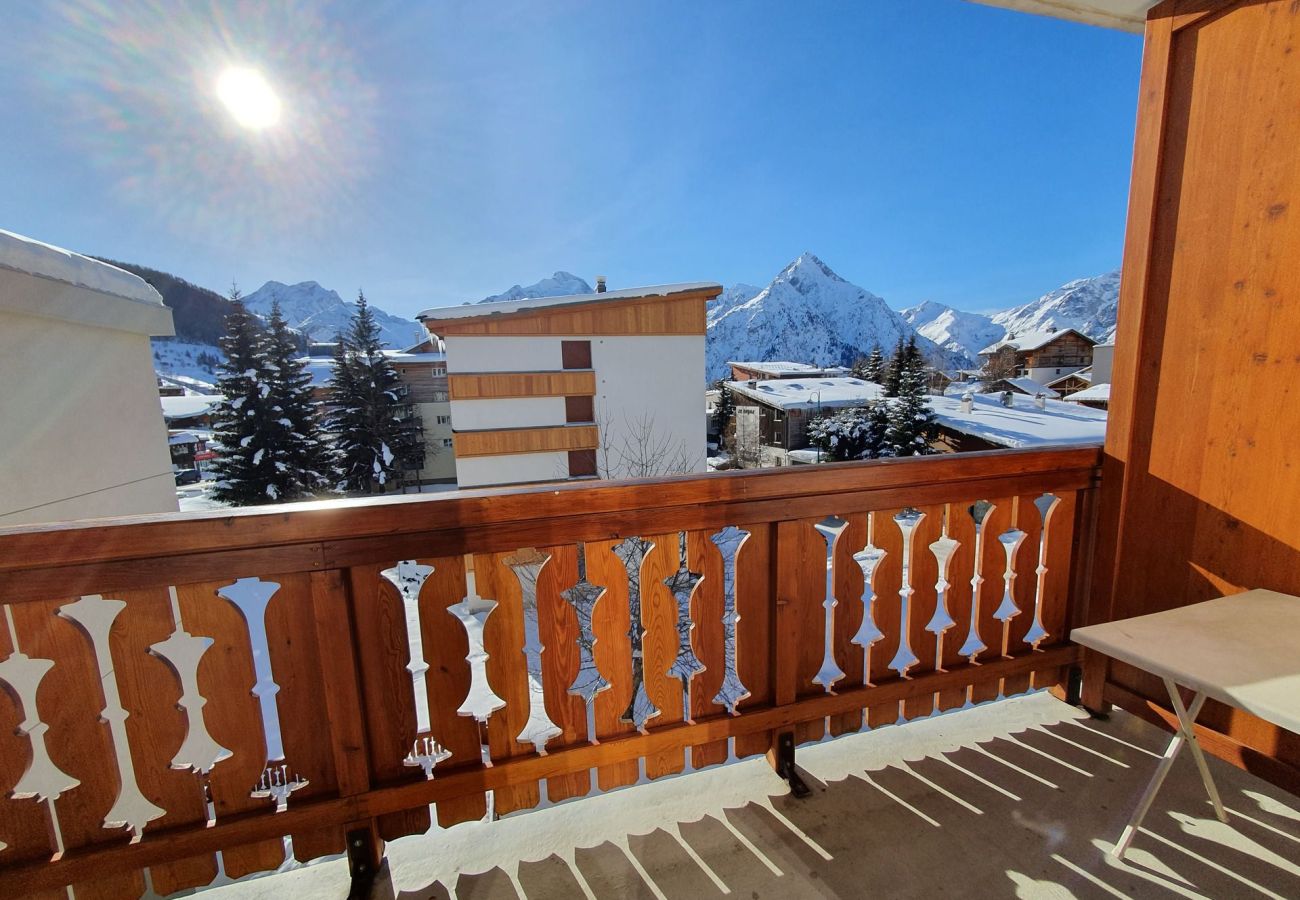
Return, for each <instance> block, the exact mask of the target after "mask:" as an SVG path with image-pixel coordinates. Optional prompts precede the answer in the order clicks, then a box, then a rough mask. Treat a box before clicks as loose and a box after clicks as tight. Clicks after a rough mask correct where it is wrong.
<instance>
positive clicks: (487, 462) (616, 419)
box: [419, 283, 722, 487]
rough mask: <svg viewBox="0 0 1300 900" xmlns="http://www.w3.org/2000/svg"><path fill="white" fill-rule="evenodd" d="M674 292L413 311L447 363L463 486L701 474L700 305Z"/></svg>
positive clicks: (709, 291)
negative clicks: (439, 341)
mask: <svg viewBox="0 0 1300 900" xmlns="http://www.w3.org/2000/svg"><path fill="white" fill-rule="evenodd" d="M721 290H722V288H721V286H720V285H717V284H708V283H701V284H682V285H665V286H661V287H652V288H641V289H634V290H626V291H611V292H605V293H596V294H579V295H575V296H571V297H548V298H542V299H529V300H517V301H508V302H503V303H483V304H473V305H467V306H457V307H450V308H447V309H434V310H427V311H425V312H424V313H422V314H421V315H420V317H419V318H420V319H421V320H423V321H424V323H425V325H426V326H427V327H428V328H429V330H430V331H431V332H432V333H434V334H436V335H438V336H439V337H440V338H442V340H443V341H444V344H445V347H446V353H447V372H448V387H449V393H450V407H451V422H452V427H453V429H454V433H453V435H452V444H453V449H454V452H455V461H456V480H457V483H458V484H459V485H460V486H461V487H484V486H490V485H505V484H529V483H537V482H548V481H564V480H568V479H572V478H593V477H599V478H635V477H650V476H655V475H667V474H675V473H679V472H702V471H704V469H705V451H706V437H705V422H704V420H703V418H701V416H700V409H699V396H700V389H701V386H702V385H703V384H704V380H705V379H704V332H705V303H707V302H708V301H709V300H711V299H712V298H713V297H716V296H717V295H718V294H719V293H720V292H721Z"/></svg>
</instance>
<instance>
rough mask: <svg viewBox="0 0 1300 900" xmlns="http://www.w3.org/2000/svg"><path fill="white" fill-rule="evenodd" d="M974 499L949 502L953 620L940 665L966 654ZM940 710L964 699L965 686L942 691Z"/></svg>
mask: <svg viewBox="0 0 1300 900" xmlns="http://www.w3.org/2000/svg"><path fill="white" fill-rule="evenodd" d="M974 502H975V501H974V500H958V501H955V502H953V503H949V504H948V536H949V537H951V538H952V539H953V540H955V541H957V549H956V550H954V551H953V554H952V560H951V562H950V563H949V565H948V591H947V596H946V600H947V604H948V615H949V616H951V617H952V620H953V621H954V622H955V623H956V624H955V625H953V626H952V627H951V628H949V629H948V630H947V631H946V632H944V634H943V639H942V656H941V659H942V666H941V667H940V668H943V669H945V670H946V669H951V668H954V667H956V666H959V665H961V664H962V663H963V662H965V661H966V658H965V657H964V656H962V655H961V653H960V652H959V651H960V650H961V648H962V645H963V644H965V642H966V636H967V634H969V632H970V621H971V583H970V582H971V575H972V573H973V572H974V565H975V522H974V520H973V519H971V517H970V507H971V505H972V504H973V503H974ZM935 702H936V703H937V705H938V707H939V710H940V711H944V710H949V709H957V708H959V707H961V706H963V705H964V704H965V703H966V690H965V689H964V688H959V689H957V690H953V691H947V692H944V693H941V694H939V695H938V697H937V698H936V700H935Z"/></svg>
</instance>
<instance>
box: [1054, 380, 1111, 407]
mask: <svg viewBox="0 0 1300 900" xmlns="http://www.w3.org/2000/svg"><path fill="white" fill-rule="evenodd" d="M1065 399H1066V401H1067V402H1071V403H1073V402H1078V401H1082V400H1092V401H1093V402H1097V401H1102V402H1109V401H1110V382H1108V381H1103V382H1102V383H1101V384H1094V385H1093V386H1092V387H1090V388H1086V389H1085V390H1082V391H1075V392H1074V393H1073V394H1071V395H1070V396H1068V397H1066V398H1065Z"/></svg>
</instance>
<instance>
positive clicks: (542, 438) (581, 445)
mask: <svg viewBox="0 0 1300 900" xmlns="http://www.w3.org/2000/svg"><path fill="white" fill-rule="evenodd" d="M451 439H452V441H454V442H455V445H456V458H457V459H469V458H472V457H475V456H512V455H515V454H518V453H545V452H557V453H563V452H565V451H568V450H594V449H596V448H597V447H599V446H600V429H599V428H597V427H596V426H595V425H549V426H543V427H540V428H501V429H490V430H489V429H485V430H483V431H457V432H456V433H454V434H453V435H452V436H451Z"/></svg>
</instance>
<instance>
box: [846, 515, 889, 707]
mask: <svg viewBox="0 0 1300 900" xmlns="http://www.w3.org/2000/svg"><path fill="white" fill-rule="evenodd" d="M875 532H876V515H875V513H868V514H867V543H866V546H864V547H863V548H862V549H861V550H859V551H858V552H856V553H854V554H853V561H854V562H855V563H857V564H858V568H860V569H861V570H862V624H861V625H860V626H858V633H857V634H855V635H853V643H855V644H857V645H858V646H859V647H861V648H862V680H863V682H864V683H865V682H869V681H870V680H871V645H872V644H874V643H876V641H878V640H880V639H881V638H883V637H884V636H885V633H884V632H883V631H881V630H880V626H879V625H877V624H876V611H875V607H876V570H877V569H879V568H880V564H881V562H883V561H884V559H885V556H886V552H885V551H884V550H882V549H880V548H879V547H877V546H876V545H875Z"/></svg>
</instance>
